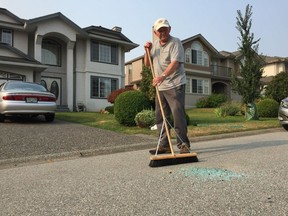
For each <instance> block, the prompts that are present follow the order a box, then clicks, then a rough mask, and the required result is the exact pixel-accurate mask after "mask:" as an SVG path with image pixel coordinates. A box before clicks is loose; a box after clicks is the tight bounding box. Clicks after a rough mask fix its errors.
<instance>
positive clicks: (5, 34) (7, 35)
mask: <svg viewBox="0 0 288 216" xmlns="http://www.w3.org/2000/svg"><path fill="white" fill-rule="evenodd" d="M12 38H13V37H12V31H11V30H8V29H2V31H1V42H3V43H7V44H9V45H11V46H12V41H13V40H12Z"/></svg>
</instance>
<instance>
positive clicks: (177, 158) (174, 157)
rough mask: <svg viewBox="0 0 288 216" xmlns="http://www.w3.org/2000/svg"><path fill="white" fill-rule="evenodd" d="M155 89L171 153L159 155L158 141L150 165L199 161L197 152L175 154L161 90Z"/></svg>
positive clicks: (148, 52) (147, 51) (158, 165)
mask: <svg viewBox="0 0 288 216" xmlns="http://www.w3.org/2000/svg"><path fill="white" fill-rule="evenodd" d="M145 50H146V55H147V57H148V60H149V64H150V68H151V73H152V76H153V78H155V72H154V67H153V63H152V60H151V56H150V51H149V49H148V48H146V49H145ZM155 90H156V97H157V99H158V102H159V107H160V110H161V114H162V118H163V126H164V129H165V131H166V134H167V139H168V143H169V147H170V150H171V154H165V155H161V156H159V155H157V151H158V147H159V143H160V142H158V146H157V149H156V154H155V155H153V156H151V157H150V163H149V166H150V167H160V166H167V165H174V164H181V163H191V162H198V158H197V153H195V152H189V153H184V154H175V152H174V149H173V145H172V142H171V136H170V133H169V128H168V123H167V119H166V117H165V113H164V109H163V105H162V102H161V98H160V94H159V90H158V86H157V85H155ZM170 126H171V125H170ZM162 130H163V127H162ZM161 134H162V131H161V133H160V136H161ZM160 138H161V137H160ZM160 138H159V139H160Z"/></svg>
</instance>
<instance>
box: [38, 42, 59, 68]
mask: <svg viewBox="0 0 288 216" xmlns="http://www.w3.org/2000/svg"><path fill="white" fill-rule="evenodd" d="M41 58H42V63H43V64H47V65H53V66H61V45H60V44H59V43H58V42H57V41H55V40H52V39H43V41H42V55H41Z"/></svg>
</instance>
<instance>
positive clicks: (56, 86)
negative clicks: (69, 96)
mask: <svg viewBox="0 0 288 216" xmlns="http://www.w3.org/2000/svg"><path fill="white" fill-rule="evenodd" d="M41 84H42V85H43V86H44V87H46V88H47V89H48V91H50V92H51V93H53V94H54V95H55V96H56V104H57V105H61V95H62V94H61V78H53V77H42V78H41Z"/></svg>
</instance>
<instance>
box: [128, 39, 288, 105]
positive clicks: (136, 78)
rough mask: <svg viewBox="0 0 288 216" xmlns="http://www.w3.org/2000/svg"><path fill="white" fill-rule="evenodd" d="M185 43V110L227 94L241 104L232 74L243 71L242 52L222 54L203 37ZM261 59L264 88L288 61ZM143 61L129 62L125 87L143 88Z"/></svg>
mask: <svg viewBox="0 0 288 216" xmlns="http://www.w3.org/2000/svg"><path fill="white" fill-rule="evenodd" d="M152 38H153V36H152ZM152 40H153V39H152ZM182 44H183V47H184V51H185V63H184V66H185V70H186V76H187V84H186V108H189V107H195V104H196V102H197V100H198V99H199V98H202V97H207V96H209V95H211V94H212V93H221V94H225V95H226V96H227V98H229V99H231V100H233V101H241V96H239V95H238V94H236V93H234V92H233V91H232V86H231V78H232V74H236V75H237V74H238V73H239V70H240V65H239V63H238V62H239V60H241V58H242V57H241V54H240V51H236V52H227V51H220V52H219V51H217V50H216V49H215V48H214V47H213V46H212V45H211V44H210V43H209V42H208V41H207V40H206V39H205V38H204V37H203V36H202V35H201V34H197V35H195V36H193V37H190V38H187V39H185V40H182ZM143 52H144V50H143ZM262 57H263V59H264V60H265V63H264V67H263V78H262V79H261V83H262V87H265V85H267V84H268V83H269V82H270V81H271V80H272V78H273V77H274V76H275V75H277V74H278V73H280V72H282V71H288V58H282V57H269V56H265V57H264V56H262ZM143 60H144V55H143V56H140V57H138V58H135V59H133V60H131V61H129V62H126V64H125V74H126V76H125V85H126V86H134V88H139V87H140V82H141V78H142V77H141V72H142V65H143ZM263 93H264V92H263Z"/></svg>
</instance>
